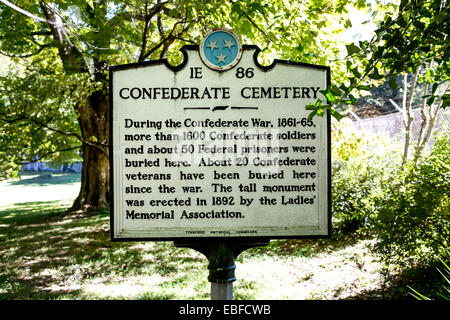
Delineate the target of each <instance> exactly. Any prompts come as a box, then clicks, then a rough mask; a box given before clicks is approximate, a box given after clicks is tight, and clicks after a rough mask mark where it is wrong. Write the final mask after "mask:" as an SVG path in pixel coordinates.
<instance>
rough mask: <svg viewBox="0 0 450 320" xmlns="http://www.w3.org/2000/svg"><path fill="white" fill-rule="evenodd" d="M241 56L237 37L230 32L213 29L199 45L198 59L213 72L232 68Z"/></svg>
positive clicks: (240, 47)
mask: <svg viewBox="0 0 450 320" xmlns="http://www.w3.org/2000/svg"><path fill="white" fill-rule="evenodd" d="M241 54H242V46H241V42H240V39H239V37H238V36H237V35H236V34H235V33H234V32H233V31H231V30H227V29H222V28H219V29H214V30H213V31H211V32H209V33H208V34H207V35H206V36H205V37H204V38H203V40H202V42H201V44H200V57H201V58H202V60H203V62H204V63H205V64H206V65H207V66H208V67H210V68H211V69H214V70H228V69H231V68H232V67H234V66H235V65H236V64H237V63H238V62H239V59H240V57H241Z"/></svg>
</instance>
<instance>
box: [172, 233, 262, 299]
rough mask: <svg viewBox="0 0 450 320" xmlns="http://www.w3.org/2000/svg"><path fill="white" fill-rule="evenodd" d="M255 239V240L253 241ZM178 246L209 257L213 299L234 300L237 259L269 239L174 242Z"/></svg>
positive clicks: (209, 278)
mask: <svg viewBox="0 0 450 320" xmlns="http://www.w3.org/2000/svg"><path fill="white" fill-rule="evenodd" d="M252 241H253V242H252ZM174 244H175V246H176V247H179V248H191V249H194V250H197V251H199V252H201V253H202V254H203V255H205V256H206V257H207V258H208V261H209V265H208V270H209V276H208V281H209V282H210V283H211V300H233V282H234V281H236V276H235V273H234V271H235V269H236V265H235V259H236V258H237V256H238V255H239V254H241V253H242V252H243V251H245V250H247V249H250V248H253V247H260V246H265V245H267V244H269V241H261V242H255V241H254V240H251V239H249V241H248V242H243V241H242V240H241V241H240V242H230V241H213V242H211V243H205V242H196V243H195V242H191V243H182V242H177V241H175V242H174Z"/></svg>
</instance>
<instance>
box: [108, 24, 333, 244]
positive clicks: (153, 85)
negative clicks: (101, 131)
mask: <svg viewBox="0 0 450 320" xmlns="http://www.w3.org/2000/svg"><path fill="white" fill-rule="evenodd" d="M182 52H183V54H184V61H183V62H182V64H181V65H180V66H177V67H173V66H171V65H170V64H168V62H167V61H166V60H158V61H150V62H145V63H139V64H130V65H121V66H115V67H112V68H111V73H110V79H111V80H110V81H111V88H110V90H111V108H112V110H111V147H110V157H111V181H112V192H113V210H112V216H111V227H112V238H113V239H114V240H133V239H148V240H151V239H154V240H157V239H165V240H173V239H179V238H204V237H213V238H235V237H236V238H241V237H252V238H254V237H258V238H300V237H326V236H328V235H329V232H330V165H331V164H330V163H331V161H330V118H329V115H327V116H326V117H322V118H321V117H315V118H314V119H313V120H308V114H309V111H307V110H305V105H307V104H308V103H310V102H314V101H316V99H317V98H322V99H324V98H323V97H322V94H321V93H320V92H319V91H320V90H323V89H325V88H326V87H327V85H328V81H329V72H330V71H329V68H327V67H323V66H317V65H309V64H303V63H295V62H291V61H280V60H276V61H274V63H273V64H272V65H271V66H268V67H265V66H261V65H260V64H259V63H258V61H257V54H258V52H259V49H258V48H257V47H256V46H242V45H241V42H240V40H239V37H238V36H237V35H236V34H234V33H233V32H232V31H229V30H225V29H215V30H213V31H212V32H210V33H209V34H207V35H206V36H205V37H204V39H203V41H202V43H201V45H200V46H185V47H183V49H182Z"/></svg>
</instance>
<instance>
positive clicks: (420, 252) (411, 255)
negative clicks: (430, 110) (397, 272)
mask: <svg viewBox="0 0 450 320" xmlns="http://www.w3.org/2000/svg"><path fill="white" fill-rule="evenodd" d="M449 142H450V135H449V132H448V131H447V132H445V133H443V134H441V136H440V137H438V138H437V140H436V143H435V145H434V148H433V150H432V152H431V153H430V154H429V155H427V156H425V157H424V158H423V159H422V160H421V161H420V162H419V163H418V164H417V165H415V166H414V165H413V164H409V165H408V166H407V167H406V168H405V170H404V171H403V173H402V174H401V175H400V176H399V177H398V182H397V183H387V182H386V183H385V185H384V188H385V189H386V191H387V192H385V193H384V196H383V197H380V198H378V200H377V201H376V203H377V207H378V214H377V215H376V216H374V219H373V226H374V227H373V231H374V233H375V235H376V237H377V238H378V243H377V245H376V247H375V252H376V253H378V254H379V256H380V257H381V258H382V260H384V261H385V262H386V263H387V264H388V265H390V266H391V267H392V266H394V267H399V268H402V269H403V268H410V267H414V266H417V265H420V264H427V265H428V264H432V263H435V262H436V261H438V260H444V259H445V250H446V248H448V247H449V241H450V184H449V181H450V145H449Z"/></svg>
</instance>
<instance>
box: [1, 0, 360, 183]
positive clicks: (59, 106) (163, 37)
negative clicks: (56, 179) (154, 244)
mask: <svg viewBox="0 0 450 320" xmlns="http://www.w3.org/2000/svg"><path fill="white" fill-rule="evenodd" d="M15 4H16V5H17V6H19V7H20V8H22V9H24V10H26V11H27V12H29V13H31V14H33V15H35V16H37V17H39V18H40V19H41V21H37V20H34V19H33V18H31V17H29V16H27V15H24V14H23V13H20V12H18V11H17V10H14V9H13V8H11V7H9V6H7V5H5V4H3V3H2V4H0V10H1V15H0V54H2V55H5V56H7V57H9V59H10V61H11V62H12V64H10V67H9V68H8V69H7V70H0V134H1V135H0V150H1V153H0V172H2V174H3V176H4V177H5V176H8V177H11V176H13V175H14V174H15V173H17V169H18V168H19V166H20V163H22V162H28V161H32V160H35V159H36V158H37V157H40V158H42V157H45V158H47V159H48V160H51V161H55V162H65V161H71V160H74V159H76V158H77V157H78V155H77V152H78V151H79V149H80V147H81V146H82V145H85V144H88V145H94V144H97V146H98V145H99V144H100V143H102V145H101V147H105V146H106V145H107V143H108V141H103V139H102V138H101V137H97V136H95V134H97V133H96V132H93V133H91V132H89V133H88V132H86V131H85V130H83V131H82V130H80V127H79V123H78V122H77V120H78V121H80V122H82V121H84V123H86V122H89V121H92V119H88V116H87V115H88V114H91V112H79V110H80V107H81V106H82V105H83V104H85V105H86V104H88V101H90V98H92V97H93V95H95V94H97V96H102V97H103V99H107V97H108V94H107V91H108V68H109V66H111V65H117V64H125V63H133V62H139V61H146V60H147V61H148V60H155V59H161V58H166V57H167V58H168V59H169V61H170V62H171V63H172V64H175V65H176V64H178V63H180V62H181V59H182V55H181V54H180V52H179V49H180V48H181V47H182V46H183V45H185V44H198V43H199V42H200V38H201V36H202V35H203V34H205V33H206V32H207V31H209V30H210V29H211V28H214V27H227V28H231V29H234V31H235V32H237V33H238V34H240V35H241V36H242V38H243V42H244V43H251V44H257V45H258V46H260V47H261V49H262V50H263V53H262V55H261V57H259V58H260V60H261V61H262V62H263V63H270V62H272V60H273V58H274V57H277V58H278V57H280V58H282V59H292V60H297V61H303V62H309V63H317V64H327V65H328V64H332V67H333V68H332V70H333V73H334V74H336V75H340V74H341V73H342V72H343V68H342V67H343V66H344V65H343V63H342V62H336V59H335V57H336V55H337V54H338V53H339V49H338V47H339V46H338V45H339V42H340V40H339V37H338V36H337V35H338V34H339V32H340V31H339V30H338V28H341V27H342V26H343V25H346V26H347V27H349V26H350V25H349V19H348V18H349V17H348V8H351V7H356V8H362V7H364V6H365V1H361V0H353V1H338V0H334V1H313V0H311V1H281V0H277V1H269V0H257V1H218V0H214V1H197V0H175V1H162V2H155V1H153V2H150V1H145V2H143V1H136V0H132V1H126V2H124V1H92V0H70V1H69V0H62V1H57V2H55V3H44V2H40V1H18V2H17V3H15ZM52 19H56V21H58V23H59V24H51V23H46V22H44V21H42V20H52ZM341 29H342V28H341ZM2 67H3V64H2ZM92 100H95V99H92ZM101 102H102V103H104V104H107V101H101ZM91 109H94V110H91V111H93V112H97V110H95V109H96V108H95V106H93V107H92V108H91ZM97 119H108V115H107V114H98V115H97ZM99 131H101V130H99ZM99 172H100V171H99Z"/></svg>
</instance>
